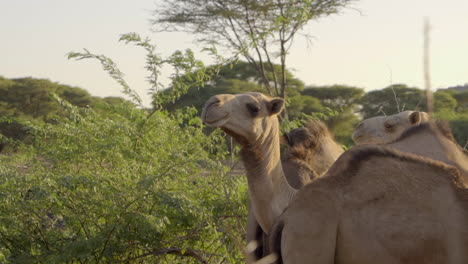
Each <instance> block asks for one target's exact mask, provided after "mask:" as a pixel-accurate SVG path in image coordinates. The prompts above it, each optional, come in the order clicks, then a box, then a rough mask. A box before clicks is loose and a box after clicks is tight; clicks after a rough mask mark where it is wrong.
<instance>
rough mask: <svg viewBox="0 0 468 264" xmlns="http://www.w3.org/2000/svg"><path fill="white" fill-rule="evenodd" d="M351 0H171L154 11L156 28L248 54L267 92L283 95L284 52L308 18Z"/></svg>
mask: <svg viewBox="0 0 468 264" xmlns="http://www.w3.org/2000/svg"><path fill="white" fill-rule="evenodd" d="M352 1H354V0H168V1H164V2H163V3H161V4H159V6H158V7H157V9H156V10H155V11H154V17H155V18H154V19H153V20H152V23H153V25H154V27H155V30H156V31H181V32H189V33H193V34H195V35H197V36H198V38H199V41H201V42H203V43H205V44H213V45H215V46H219V47H223V48H227V49H228V50H229V51H231V52H232V53H233V55H234V56H239V57H243V58H245V59H246V60H247V61H248V62H249V63H250V64H252V65H253V66H254V68H255V70H256V71H257V73H258V75H259V76H260V78H261V80H262V83H263V85H264V86H265V88H266V91H267V93H268V94H270V95H274V96H280V97H282V98H285V97H286V92H287V91H286V87H287V85H286V83H287V81H288V80H287V72H286V57H287V54H288V51H289V49H290V48H291V46H292V43H293V40H294V38H295V36H296V35H297V34H298V33H299V32H301V30H302V29H303V28H304V26H305V25H306V24H307V23H308V22H309V21H311V20H314V19H318V18H320V17H324V16H328V15H331V14H336V13H338V12H339V11H340V10H341V9H342V8H343V7H345V6H347V5H348V4H349V3H350V2H352ZM304 35H305V36H306V37H308V36H307V35H306V34H304ZM278 60H279V62H278ZM274 63H278V64H280V65H281V67H280V68H279V69H278V68H275V67H274ZM269 72H273V74H272V75H271V74H268V73H269ZM269 75H270V76H269Z"/></svg>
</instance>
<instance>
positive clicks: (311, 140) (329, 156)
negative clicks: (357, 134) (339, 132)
mask: <svg viewBox="0 0 468 264" xmlns="http://www.w3.org/2000/svg"><path fill="white" fill-rule="evenodd" d="M281 143H283V144H285V145H287V146H288V148H287V150H286V152H285V156H288V155H289V156H292V157H295V158H298V159H300V160H303V161H305V162H307V163H308V164H309V165H310V166H311V167H312V168H313V169H314V170H315V171H316V172H317V173H319V174H322V173H324V172H325V171H326V170H327V169H328V168H329V167H330V166H331V164H333V163H334V162H335V160H336V159H337V158H338V156H340V155H341V153H343V149H342V148H341V146H340V145H339V144H337V143H336V142H335V141H334V140H333V136H332V134H331V133H330V131H329V130H328V128H327V126H326V125H325V124H324V123H323V122H321V121H319V120H310V121H309V122H308V124H307V125H306V127H301V128H296V129H293V130H291V131H290V132H289V133H287V134H284V135H283V136H282V137H281Z"/></svg>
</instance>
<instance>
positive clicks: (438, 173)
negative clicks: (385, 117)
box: [269, 124, 468, 264]
mask: <svg viewBox="0 0 468 264" xmlns="http://www.w3.org/2000/svg"><path fill="white" fill-rule="evenodd" d="M430 134H434V135H438V138H439V139H440V141H437V142H428V143H426V144H428V146H430V147H431V148H433V149H435V152H434V153H444V151H445V150H446V149H452V147H453V144H455V143H454V142H453V141H452V140H451V139H450V137H447V134H446V133H444V132H443V131H441V130H440V129H439V128H437V127H435V126H434V125H432V124H426V125H421V126H420V127H416V128H414V129H410V130H408V131H407V132H405V133H404V134H403V135H401V137H400V139H398V140H397V141H396V142H394V143H392V144H389V145H388V146H385V147H384V146H371V145H369V146H358V147H355V148H353V149H351V150H349V151H347V152H345V153H344V154H343V155H342V156H341V157H340V158H339V159H338V160H337V161H336V163H335V164H334V165H333V166H332V167H331V168H330V169H329V171H328V172H327V174H326V175H325V176H323V177H321V178H319V179H317V180H315V181H313V182H312V183H310V184H308V185H307V186H305V187H304V188H302V189H301V190H300V191H299V192H298V193H297V194H296V196H295V197H294V200H293V201H292V202H290V204H289V207H288V208H287V209H286V211H285V212H284V213H283V214H282V215H281V216H280V217H279V218H278V221H277V222H276V224H275V226H274V227H273V229H272V230H271V234H270V245H269V246H270V249H271V251H273V252H276V253H277V254H279V255H280V260H281V261H282V262H283V263H347V264H354V263H360V264H366V263H468V250H466V249H467V248H468V191H467V189H466V188H467V186H468V185H467V184H466V182H467V181H466V179H465V178H464V177H462V176H461V175H460V171H459V170H458V169H457V167H458V168H463V167H464V166H463V164H460V160H459V159H447V160H449V161H450V162H451V163H452V164H454V165H455V166H456V167H455V166H450V165H448V164H447V163H445V162H441V161H438V160H434V159H429V158H426V157H422V156H419V155H415V154H413V153H416V152H418V151H419V150H420V149H421V146H420V145H419V144H420V143H421V142H417V141H416V142H415V141H414V140H415V139H419V138H425V139H427V140H429V139H431V140H432V138H431V137H429V136H428V135H430ZM440 135H442V136H440ZM455 145H456V144H455ZM402 146H404V148H405V149H404V151H409V152H413V153H407V152H402V151H399V150H397V148H402ZM445 153H447V152H445ZM429 154H430V153H429ZM462 154H463V153H462ZM434 156H435V155H434ZM461 158H465V159H466V156H464V157H461ZM463 161H466V160H462V161H461V162H463Z"/></svg>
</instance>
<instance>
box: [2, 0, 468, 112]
mask: <svg viewBox="0 0 468 264" xmlns="http://www.w3.org/2000/svg"><path fill="white" fill-rule="evenodd" d="M155 2H156V0H132V1H130V0H127V1H124V0H99V1H98V0H80V1H69V0H0V76H4V77H7V78H16V77H26V76H31V77H35V78H47V79H50V80H51V81H56V82H60V83H63V84H68V85H72V86H79V87H81V88H84V89H87V90H88V91H89V92H90V93H91V94H93V95H97V96H109V95H121V94H120V87H119V86H118V85H117V84H116V83H115V82H114V81H113V80H112V79H111V78H110V77H108V76H107V74H106V73H104V72H103V71H102V70H101V67H100V64H99V63H98V62H97V61H91V60H84V61H69V60H67V58H66V54H67V53H68V52H70V51H80V50H82V49H83V48H87V49H89V50H90V51H92V52H94V53H98V54H105V55H107V56H109V57H111V58H112V59H113V60H114V61H115V62H117V64H118V65H119V67H120V69H121V70H122V71H123V72H124V73H125V74H126V79H127V81H128V83H129V84H130V85H131V86H132V87H133V88H134V89H135V90H137V91H138V92H139V93H140V95H141V96H142V97H143V98H144V101H145V104H147V105H148V104H149V102H150V98H149V96H146V94H147V91H148V88H149V85H148V84H146V82H145V76H146V72H145V70H144V52H143V51H142V50H141V49H139V48H137V47H133V46H126V45H124V44H123V43H119V42H118V41H117V40H118V38H119V36H120V34H123V33H128V32H137V33H139V34H140V35H142V36H148V37H150V38H151V39H152V40H153V42H154V43H155V44H157V46H158V51H159V53H161V54H162V55H168V54H170V53H172V52H174V51H175V50H177V49H180V50H184V49H187V48H191V49H193V50H194V51H196V53H197V54H198V52H199V50H200V49H201V48H202V47H201V46H200V45H197V43H196V42H195V41H193V38H191V37H190V36H188V35H186V34H182V33H153V32H151V31H150V24H149V19H150V18H151V11H152V10H153V9H154V8H155ZM353 8H354V9H357V10H359V12H358V11H356V10H354V9H347V10H345V12H344V13H343V14H341V15H335V16H332V17H329V18H325V19H321V20H319V21H314V22H312V23H310V25H309V26H308V27H307V30H306V32H308V33H309V34H311V35H313V36H314V37H315V38H314V39H313V43H312V44H311V45H308V44H307V42H306V41H305V40H302V39H297V40H296V42H295V43H294V45H293V47H292V49H291V54H290V56H289V58H288V61H287V63H288V67H289V68H291V69H294V73H295V75H296V76H297V77H298V78H299V79H301V80H303V81H304V82H305V83H306V85H312V84H314V85H331V84H347V85H353V86H357V87H361V88H364V89H366V90H367V91H368V90H373V89H381V88H384V87H386V86H388V85H389V84H391V83H406V84H408V85H412V86H418V87H423V73H422V60H423V59H422V52H423V50H422V47H423V42H422V39H423V35H422V28H423V20H424V17H428V18H430V21H431V24H432V26H433V30H432V31H431V73H432V84H433V87H434V88H443V87H447V86H454V85H460V84H465V83H468V1H467V0H445V1H439V0H410V1H408V0H387V1H384V0H362V1H357V2H355V3H354V5H353ZM197 57H199V58H202V59H206V58H207V57H206V56H205V55H202V56H197Z"/></svg>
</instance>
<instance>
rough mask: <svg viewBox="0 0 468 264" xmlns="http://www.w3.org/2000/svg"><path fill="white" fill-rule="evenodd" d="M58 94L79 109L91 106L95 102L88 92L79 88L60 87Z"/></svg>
mask: <svg viewBox="0 0 468 264" xmlns="http://www.w3.org/2000/svg"><path fill="white" fill-rule="evenodd" d="M56 92H57V94H58V95H59V96H60V97H62V98H63V99H65V100H67V101H68V102H70V103H71V104H72V105H75V106H79V107H87V106H90V105H91V102H92V100H93V99H92V96H91V94H89V92H88V91H86V90H85V89H82V88H78V87H71V86H68V85H60V86H59V87H58V89H57V91H56Z"/></svg>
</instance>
